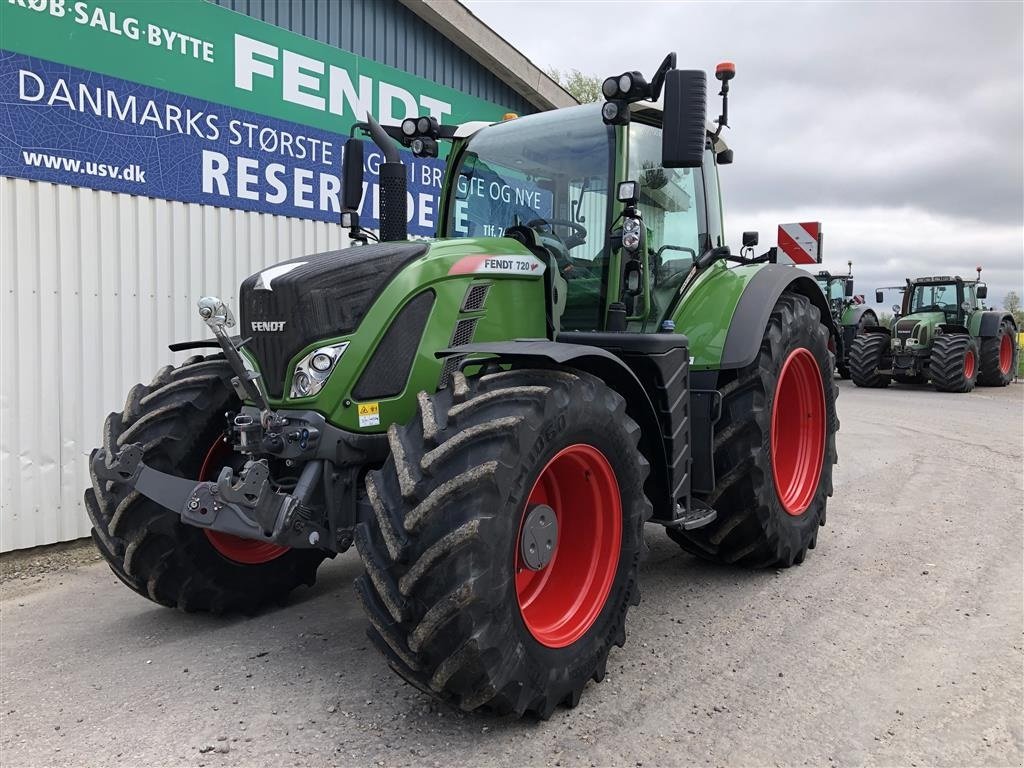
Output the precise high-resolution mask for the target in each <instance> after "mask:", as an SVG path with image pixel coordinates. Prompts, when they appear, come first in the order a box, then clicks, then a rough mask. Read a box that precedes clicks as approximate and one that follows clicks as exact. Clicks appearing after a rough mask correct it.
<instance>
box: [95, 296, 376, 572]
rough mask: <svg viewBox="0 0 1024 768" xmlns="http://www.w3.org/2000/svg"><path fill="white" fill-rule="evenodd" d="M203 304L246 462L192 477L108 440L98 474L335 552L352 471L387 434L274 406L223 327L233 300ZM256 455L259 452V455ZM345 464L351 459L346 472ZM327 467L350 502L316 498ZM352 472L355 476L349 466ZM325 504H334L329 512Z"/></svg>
mask: <svg viewBox="0 0 1024 768" xmlns="http://www.w3.org/2000/svg"><path fill="white" fill-rule="evenodd" d="M199 314H200V317H202V319H203V321H204V322H205V323H206V324H207V325H208V326H209V327H210V329H211V330H212V331H213V333H214V336H215V337H216V340H217V342H218V344H219V345H220V347H221V349H222V351H223V353H224V356H225V358H226V359H227V361H228V363H229V364H230V366H231V368H232V371H233V372H234V374H235V376H234V377H233V378H232V380H231V386H232V388H233V389H234V391H235V394H236V395H238V397H239V398H240V399H242V400H243V401H244V400H250V401H251V402H254V403H256V404H257V407H253V406H242V407H241V408H240V410H239V411H238V413H237V414H236V415H234V416H233V417H232V415H231V414H228V416H229V417H230V423H229V424H228V427H227V430H226V434H225V437H224V440H225V441H226V442H228V443H230V444H231V446H232V448H233V449H234V450H235V451H237V452H238V453H240V454H246V455H249V456H250V458H249V459H248V460H247V461H245V464H244V466H243V467H242V469H241V470H240V471H239V472H238V473H237V474H236V473H235V470H234V469H233V468H232V467H230V466H226V467H223V468H222V469H221V471H220V474H219V475H218V477H217V479H216V480H203V481H199V482H196V481H194V480H188V479H185V478H181V477H178V476H176V475H171V474H168V473H166V472H161V471H159V470H157V469H154V468H153V467H150V466H147V465H146V464H145V462H143V460H142V458H143V455H144V449H143V445H142V444H140V443H129V444H127V445H124V446H123V447H121V448H120V450H119V451H118V452H117V453H116V454H114V455H111V454H110V453H108V452H107V451H106V450H105V449H102V448H101V449H99V450H97V451H96V452H95V453H94V454H93V456H92V469H93V472H94V474H95V475H96V477H97V478H99V479H100V480H105V481H110V482H115V483H119V484H122V485H125V486H127V487H129V488H132V489H134V490H135V491H138V492H139V493H140V494H142V495H143V496H145V497H147V498H149V499H152V500H153V501H155V502H157V503H158V504H160V505H161V506H163V507H165V508H166V509H169V510H171V511H172V512H175V513H177V514H178V515H180V517H181V521H182V522H183V523H187V524H189V525H193V526H196V527H198V528H203V529H206V530H209V531H215V532H219V533H224V534H230V535H232V536H239V537H242V538H245V539H256V540H262V541H264V542H266V543H268V544H275V545H278V546H282V547H296V548H303V547H315V548H320V549H325V550H328V551H331V552H340V551H344V550H345V549H347V548H348V547H349V546H351V544H352V533H353V530H354V527H355V524H356V522H357V520H356V514H355V510H356V503H355V502H356V501H357V499H356V498H355V497H356V491H355V487H356V480H357V478H356V476H355V475H356V473H357V472H358V467H360V466H363V465H364V464H365V462H366V461H367V459H368V458H370V459H376V461H378V462H379V461H383V459H384V457H385V456H386V455H387V443H386V438H385V437H384V436H383V435H357V434H352V433H350V432H345V431H343V430H341V429H338V428H337V427H334V426H332V425H331V424H328V423H327V421H326V420H325V419H324V417H323V416H321V415H320V414H318V413H316V412H314V411H275V410H273V409H272V408H271V407H270V404H269V403H268V401H267V399H266V396H265V395H264V393H263V390H262V389H261V387H260V383H259V379H260V375H259V374H258V373H256V372H255V371H253V370H251V369H249V368H247V367H246V365H245V362H244V360H243V358H242V355H241V354H240V353H239V349H240V348H241V347H242V345H243V344H244V343H245V342H242V343H240V344H236V343H235V341H233V340H232V338H231V337H230V336H228V334H227V332H226V328H230V327H232V326H234V325H235V320H234V317H233V316H232V313H231V310H230V309H229V308H228V307H227V305H226V304H224V302H223V301H221V300H220V299H218V298H216V297H205V298H203V299H201V300H200V301H199ZM257 455H259V456H260V457H261V458H255V456H257ZM269 459H275V460H280V461H282V462H284V464H285V466H287V467H292V466H301V467H302V472H301V474H300V475H299V477H298V480H297V481H296V483H295V485H294V488H292V489H291V490H290V491H289V492H282V491H281V490H278V489H277V488H276V487H275V485H276V484H275V482H274V480H273V478H272V476H271V468H270V465H269ZM346 466H350V467H352V471H351V472H345V470H344V468H345V467H346ZM325 471H326V472H329V473H330V478H329V479H330V480H331V481H332V482H331V483H330V490H329V491H325V492H324V493H325V494H327V493H329V494H330V495H332V496H335V497H338V496H342V497H344V496H351V497H352V498H351V499H350V501H351V502H352V503H349V504H335V505H326V508H325V505H322V504H317V505H314V504H313V502H314V499H315V498H317V497H318V495H319V492H320V489H321V487H322V481H323V480H324V476H325ZM350 475H351V476H350ZM326 509H335V510H339V515H336V516H328V515H327V514H326Z"/></svg>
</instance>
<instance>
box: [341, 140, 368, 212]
mask: <svg viewBox="0 0 1024 768" xmlns="http://www.w3.org/2000/svg"><path fill="white" fill-rule="evenodd" d="M362 201H363V140H362V139H357V138H355V137H353V138H351V139H349V140H348V141H346V142H345V160H344V164H343V166H342V180H341V207H342V210H346V211H358V210H359V205H360V203H362Z"/></svg>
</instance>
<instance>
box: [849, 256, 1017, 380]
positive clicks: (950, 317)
mask: <svg viewBox="0 0 1024 768" xmlns="http://www.w3.org/2000/svg"><path fill="white" fill-rule="evenodd" d="M886 290H899V291H901V292H902V293H903V301H902V304H896V305H893V312H894V313H895V318H894V319H893V324H892V330H891V331H890V330H889V329H888V328H884V327H881V326H876V327H873V328H867V329H865V330H866V332H865V333H864V334H862V335H861V336H858V337H857V338H856V339H854V341H853V344H852V345H851V347H850V374H851V376H852V378H853V383H854V384H856V385H857V386H858V387H873V388H882V387H887V386H889V383H890V381H892V380H893V379H895V380H896V381H898V382H900V383H901V384H927V383H928V382H931V384H932V386H934V387H935V389H937V390H939V391H940V392H970V391H971V390H972V389H974V385H975V384H976V383H977V384H981V385H982V386H989V387H1005V386H1006V385H1007V384H1009V383H1010V382H1011V381H1013V377H1014V375H1015V373H1016V371H1017V354H1018V350H1017V344H1016V338H1017V327H1016V323H1015V322H1014V320H1013V315H1011V314H1010V313H1009V312H999V311H994V310H988V309H985V307H984V304H983V303H982V300H983V299H985V298H986V297H987V295H988V286H986V285H985V283H983V282H981V267H978V277H977V279H976V280H964V279H962V278H960V277H950V276H948V275H943V276H937V277H919V278H917V279H916V280H909V279H908V280H907V283H906V285H903V286H893V287H891V288H880V289H878V290H877V291H876V292H875V302H876V303H879V304H880V303H881V302H882V301H883V300H884V297H885V294H884V291H886Z"/></svg>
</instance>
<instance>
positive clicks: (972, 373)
mask: <svg viewBox="0 0 1024 768" xmlns="http://www.w3.org/2000/svg"><path fill="white" fill-rule="evenodd" d="M928 378H929V379H931V382H932V385H933V386H934V387H935V389H937V390H938V391H939V392H970V391H971V390H972V389H974V384H975V382H976V381H977V378H978V344H977V342H975V340H974V338H973V337H971V336H968V335H967V334H966V333H944V334H942V335H941V336H936V337H935V340H934V341H933V342H932V349H931V354H930V355H929V358H928Z"/></svg>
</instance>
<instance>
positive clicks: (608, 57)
mask: <svg viewBox="0 0 1024 768" xmlns="http://www.w3.org/2000/svg"><path fill="white" fill-rule="evenodd" d="M464 2H465V4H466V5H467V6H469V8H470V9H471V10H472V11H473V12H474V13H475V14H476V15H477V16H479V17H480V18H481V19H482V20H483V21H485V22H486V23H487V24H489V25H490V26H491V27H492V28H493V29H494V30H495V31H496V32H498V33H499V34H500V35H502V36H503V37H505V38H506V39H507V40H508V41H509V42H510V43H512V44H513V45H515V46H516V47H518V48H519V50H521V51H522V52H523V53H525V54H526V55H527V56H528V57H529V58H530V59H532V60H533V62H534V63H535V64H537V65H538V66H539V67H541V68H543V69H548V68H550V67H556V68H558V69H561V70H565V69H573V68H575V69H579V70H581V71H583V72H585V73H587V74H593V75H597V76H599V77H601V78H604V77H606V76H608V75H612V74H619V73H621V72H623V71H626V70H631V69H637V70H640V71H642V72H644V73H645V74H646V75H647V76H648V77H650V75H651V74H653V72H654V70H655V69H656V68H657V66H658V64H659V63H660V62H661V60H662V58H664V56H665V54H666V53H668V52H669V51H675V52H676V53H677V54H678V66H679V67H680V68H682V69H690V68H692V69H704V70H706V71H708V72H709V78H711V79H710V81H709V91H710V86H711V85H715V86H717V81H715V80H713V76H712V75H711V74H710V73H712V72H713V71H714V67H715V64H716V63H717V62H719V61H722V60H730V61H733V62H735V64H736V71H737V74H736V79H735V80H733V82H732V86H731V88H732V90H731V92H730V103H729V122H730V123H731V126H732V127H731V129H729V130H727V131H726V133H725V137H726V139H727V141H728V142H729V145H730V146H731V147H733V149H734V150H735V153H736V161H735V164H734V165H732V166H727V167H723V168H722V185H723V196H724V200H725V207H726V230H727V232H728V233H729V237H730V245H732V246H733V250H734V251H735V250H737V249H738V248H737V246H738V243H739V238H740V233H742V231H743V230H746V229H757V230H759V231H760V232H761V244H762V245H766V246H767V245H774V244H775V231H776V225H777V224H778V223H781V222H795V221H821V222H822V226H823V231H824V235H825V247H824V255H825V266H826V267H827V268H829V269H831V270H832V271H833V272H845V271H846V261H847V259H852V260H853V262H854V275H855V276H856V277H857V282H856V288H857V292H858V293H865V294H869V295H868V300H869V301H872V300H873V297H872V296H871V295H870V294H871V293H872V292H873V290H874V288H875V287H877V286H881V285H894V284H896V283H899V282H902V280H903V278H904V277H910V276H915V275H925V274H959V275H961V276H963V277H973V276H974V268H975V266H976V265H981V266H982V267H984V272H983V277H984V278H985V279H986V280H987V281H988V283H989V297H990V304H991V303H993V300H994V302H995V303H997V304H998V305H1001V304H1002V299H1003V296H1004V295H1005V293H1006V292H1007V291H1009V290H1016V291H1017V292H1018V294H1020V293H1022V288H1024V285H1022V282H1024V276H1022V275H1024V213H1022V211H1024V152H1022V142H1024V75H1022V73H1024V4H1021V3H1019V2H1004V3H982V2H964V3H905V4H901V3H889V2H887V3H881V2H878V3H869V2H860V3H821V4H815V5H806V4H769V3H752V2H751V3H735V4H733V3H692V2H691V3H683V2H644V1H643V0H632V1H631V2H595V0H586V1H585V2H552V0H534V1H532V2H531V1H530V0H464ZM717 92H718V91H717V88H715V90H714V93H717ZM719 104H720V100H719V99H718V98H717V97H712V98H711V99H710V102H709V107H708V114H709V117H714V116H717V114H718V108H719ZM896 298H897V297H895V296H894V297H893V299H892V300H890V299H889V297H888V296H887V300H886V304H887V305H888V304H890V303H892V301H894V300H896Z"/></svg>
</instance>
